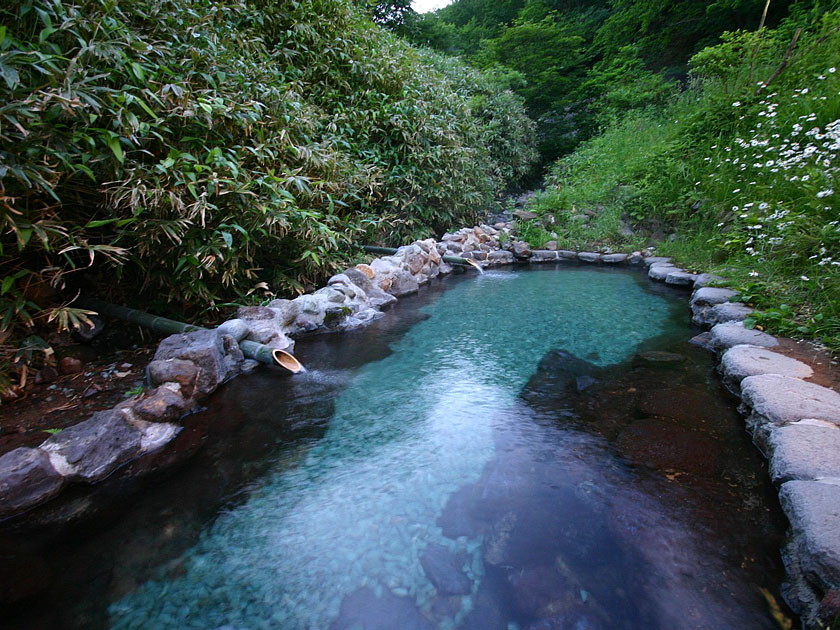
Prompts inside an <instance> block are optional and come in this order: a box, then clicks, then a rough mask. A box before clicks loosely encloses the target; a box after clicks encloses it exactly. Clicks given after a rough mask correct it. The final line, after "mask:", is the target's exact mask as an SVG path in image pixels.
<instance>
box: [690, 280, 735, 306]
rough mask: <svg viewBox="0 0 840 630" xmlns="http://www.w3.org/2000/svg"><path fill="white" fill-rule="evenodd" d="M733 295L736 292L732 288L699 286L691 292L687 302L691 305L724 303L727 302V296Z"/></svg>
mask: <svg viewBox="0 0 840 630" xmlns="http://www.w3.org/2000/svg"><path fill="white" fill-rule="evenodd" d="M695 286H696V282H695ZM735 295H737V293H736V292H735V291H733V290H732V289H723V288H717V287H700V288H699V289H697V290H696V291H694V293H692V295H691V301H690V302H689V304H690V305H691V306H715V305H716V304H725V303H727V302H729V298H731V297H733V296H735Z"/></svg>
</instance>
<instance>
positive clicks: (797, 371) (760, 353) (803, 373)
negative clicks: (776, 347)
mask: <svg viewBox="0 0 840 630" xmlns="http://www.w3.org/2000/svg"><path fill="white" fill-rule="evenodd" d="M720 369H721V372H723V380H724V382H725V383H726V384H727V385H728V386H730V387H732V388H733V389H735V390H737V389H738V385H739V384H740V383H741V381H742V380H743V379H745V378H747V377H748V376H756V375H757V374H781V375H782V376H790V377H792V378H810V377H811V376H813V375H814V370H812V369H811V368H810V367H809V366H808V365H806V364H805V363H802V361H797V360H796V359H791V358H790V357H786V356H784V355H783V354H779V353H778V352H773V351H772V350H768V349H767V348H762V347H759V346H733V347H732V348H730V349H729V350H727V351H726V352H725V353H724V355H723V358H722V359H721V363H720Z"/></svg>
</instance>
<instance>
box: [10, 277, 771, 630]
mask: <svg viewBox="0 0 840 630" xmlns="http://www.w3.org/2000/svg"><path fill="white" fill-rule="evenodd" d="M693 334H696V331H692V329H691V328H690V326H689V317H688V309H687V306H686V294H685V293H681V292H677V291H674V290H672V289H669V288H667V287H663V286H661V285H656V286H654V285H651V284H650V283H649V281H648V280H647V279H646V278H644V277H643V276H642V275H640V274H634V273H632V272H627V271H620V270H611V269H593V268H591V267H564V268H562V269H558V268H541V269H538V270H523V271H492V272H488V273H485V274H483V275H481V276H475V275H465V276H461V277H456V278H449V279H446V280H444V281H441V282H435V283H433V284H432V286H431V287H428V288H425V289H422V290H421V292H420V295H418V296H415V297H410V298H405V299H402V300H400V302H399V303H398V304H397V305H395V307H394V308H392V309H391V310H390V311H389V313H388V316H387V317H386V318H384V319H382V320H380V321H378V322H376V323H375V324H374V325H372V326H371V327H369V328H368V329H365V330H362V331H359V332H353V333H344V334H340V335H322V336H319V337H314V338H311V339H307V340H301V341H299V342H298V346H297V355H298V357H299V358H301V360H302V361H303V362H304V364H305V365H307V367H308V371H307V372H306V373H305V374H302V375H299V376H295V377H287V376H283V375H280V374H278V373H277V372H274V371H269V370H258V371H257V372H256V373H254V374H251V375H247V376H243V377H240V378H238V379H236V380H235V381H233V382H232V383H230V384H229V385H227V386H226V387H224V388H222V389H221V390H220V391H219V392H218V393H217V394H216V395H215V396H214V397H213V398H212V399H211V400H210V401H209V403H208V409H207V410H205V411H203V412H201V413H199V414H196V415H194V416H191V417H190V418H188V419H187V420H186V421H185V425H186V427H187V428H186V429H185V431H184V433H183V435H182V437H181V438H179V439H184V440H189V439H190V438H189V434H190V427H191V426H199V425H201V426H204V427H205V428H206V430H207V431H209V437H208V438H207V439H206V440H205V441H204V446H203V447H202V448H201V449H200V450H199V451H198V453H197V454H196V455H195V456H194V457H193V458H191V459H190V460H189V461H188V463H187V464H186V465H185V466H183V467H181V468H179V469H177V470H176V471H175V472H174V473H173V474H171V475H170V476H169V477H167V478H165V479H159V480H157V481H156V482H155V483H154V484H153V485H152V486H151V487H148V486H147V487H145V488H144V489H143V490H142V491H141V492H133V493H131V494H130V495H127V498H125V499H124V500H122V501H120V502H118V503H117V504H116V506H117V507H114V508H112V509H111V510H110V511H108V512H107V513H106V514H105V515H104V516H102V517H101V518H100V519H99V520H98V521H97V523H95V524H93V525H91V526H89V527H88V528H87V529H85V531H82V532H79V531H74V532H72V535H71V534H68V535H67V536H65V537H64V538H62V539H60V540H54V539H50V540H46V539H39V540H30V541H28V542H27V543H21V542H20V541H19V540H18V541H16V542H15V543H14V544H12V543H10V542H8V541H6V542H4V544H3V547H2V553H3V555H4V558H5V560H6V561H7V566H14V567H17V568H16V569H15V572H14V574H13V575H11V576H9V575H7V576H6V577H4V580H6V579H8V581H9V583H10V584H11V583H12V581H13V580H14V584H20V583H21V581H23V583H25V584H29V583H30V582H34V583H37V584H38V585H39V587H38V588H35V589H31V590H32V593H33V594H31V595H29V596H28V597H26V598H23V599H22V600H20V601H18V602H16V603H15V604H14V605H12V606H11V607H10V608H9V610H8V611H6V612H5V614H4V624H5V623H7V622H8V623H9V624H10V626H8V627H12V628H41V627H44V628H47V627H49V628H103V627H110V628H117V629H128V628H144V629H155V630H157V629H177V630H186V629H188V628H196V629H199V628H200V629H216V630H246V629H248V630H251V629H260V628H271V629H277V630H304V629H306V630H322V629H323V630H333V629H335V630H338V629H341V630H353V629H359V630H373V629H376V630H414V629H432V628H438V629H441V630H449V629H455V628H464V629H470V630H496V629H498V630H516V629H520V630H526V629H528V630H537V629H544V630H551V629H564V630H565V629H569V630H572V629H573V630H594V629H619V628H627V629H630V628H632V629H644V630H654V629H662V630H674V629H680V628H692V629H693V628H704V629H705V628H709V629H715V630H720V629H722V628H738V629H756V628H768V629H769V628H774V627H776V625H775V623H774V621H773V617H772V610H771V606H770V605H769V604H768V596H769V598H775V599H776V600H779V599H780V596H779V594H778V593H779V586H780V581H781V579H782V573H781V568H780V563H779V560H778V548H779V545H780V538H781V535H782V533H783V525H782V524H783V522H784V521H783V518H782V517H781V516H780V514H779V512H778V508H777V506H776V505H775V498H774V493H773V491H772V488H771V487H770V484H769V481H767V475H766V471H765V469H764V464H763V461H762V459H761V457H760V456H759V455H758V454H757V453H756V452H755V449H754V448H753V447H752V446H751V444H750V442H749V438H748V437H747V436H746V434H745V433H744V428H743V422H742V421H741V420H740V419H739V417H738V415H737V413H736V411H735V405H736V403H735V400H734V398H731V397H729V396H728V395H727V394H726V393H725V392H724V390H723V389H722V388H721V386H720V385H719V383H718V380H717V378H716V376H715V374H714V369H713V365H712V361H711V360H710V357H709V356H708V355H707V354H706V353H705V352H704V351H702V350H700V349H698V348H695V347H693V346H691V345H690V344H688V342H687V340H688V339H689V338H690V337H691V336H692V335H693ZM112 492H113V491H112ZM6 574H8V570H7V571H6Z"/></svg>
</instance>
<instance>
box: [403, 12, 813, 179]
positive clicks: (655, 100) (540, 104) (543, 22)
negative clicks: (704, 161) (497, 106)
mask: <svg viewBox="0 0 840 630" xmlns="http://www.w3.org/2000/svg"><path fill="white" fill-rule="evenodd" d="M814 4H815V2H814V0H773V2H772V3H770V5H769V8H768V11H767V14H766V15H764V16H763V20H764V23H765V24H767V25H769V26H775V25H777V24H778V23H779V22H780V20H782V19H783V18H784V17H786V16H787V15H789V14H790V13H791V12H792V11H796V12H802V11H807V10H810V9H811V8H812V6H813V5H814ZM817 5H819V3H817ZM765 6H766V0H712V1H709V2H697V1H696V0H672V1H670V2H662V1H661V0H504V1H503V2H499V1H497V0H455V1H454V2H453V3H452V4H451V5H449V6H447V7H446V8H444V9H441V10H440V11H438V12H436V13H435V14H433V15H423V16H416V15H413V16H412V15H410V16H408V17H407V19H406V23H405V26H404V29H403V30H404V31H405V32H406V33H407V35H408V37H410V38H411V39H412V40H413V41H415V42H417V43H420V44H424V45H428V46H431V47H433V48H436V49H438V50H442V51H445V52H447V53H449V54H456V55H462V56H463V57H465V58H466V59H468V60H469V61H470V62H471V63H473V64H475V65H476V66H478V67H482V68H489V67H503V68H505V69H506V70H507V71H508V72H512V73H515V75H516V76H518V77H519V78H520V81H519V83H518V85H517V84H515V83H514V87H515V89H516V91H517V93H518V94H520V95H521V96H523V97H524V98H525V101H526V104H527V106H528V109H529V111H530V113H531V115H532V117H533V118H534V119H535V120H538V121H539V135H540V152H541V154H542V157H543V160H544V161H545V162H546V163H548V162H550V161H552V160H553V159H555V158H557V157H559V156H562V155H565V154H567V153H569V152H570V151H571V150H573V149H574V148H575V147H576V146H577V144H578V143H579V142H581V141H583V140H585V139H586V138H589V137H591V136H592V135H593V134H595V133H596V132H597V131H598V129H599V128H602V127H604V126H606V125H609V124H610V123H611V122H612V121H614V120H615V119H616V118H617V117H620V116H621V115H623V114H624V112H625V111H626V110H627V109H632V108H641V107H647V106H661V105H663V104H664V103H665V102H667V100H668V98H669V97H670V96H672V95H673V94H674V93H675V92H677V91H678V90H679V89H680V87H681V86H682V84H683V83H684V82H685V81H686V79H687V72H688V60H689V58H690V57H691V56H692V55H693V54H694V53H696V52H699V51H700V50H702V49H703V48H704V47H705V46H708V45H711V44H714V43H715V42H717V40H718V37H719V36H720V34H721V33H722V32H724V31H726V30H733V29H736V28H751V29H754V28H756V27H757V26H758V25H759V23H760V21H761V20H762V14H763V9H764V8H765Z"/></svg>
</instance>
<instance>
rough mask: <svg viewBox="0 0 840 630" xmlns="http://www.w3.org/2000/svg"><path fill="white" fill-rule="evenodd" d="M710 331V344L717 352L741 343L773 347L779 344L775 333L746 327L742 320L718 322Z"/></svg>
mask: <svg viewBox="0 0 840 630" xmlns="http://www.w3.org/2000/svg"><path fill="white" fill-rule="evenodd" d="M710 332H711V337H710V339H709V345H710V346H711V348H712V349H713V350H715V351H717V352H723V351H724V350H726V349H728V348H731V347H732V346H739V345H749V346H763V347H765V348H773V347H775V346H778V345H779V342H778V341H777V340H776V338H775V337H774V336H773V335H768V334H767V333H764V332H761V331H760V330H751V329H749V328H744V325H743V324H742V323H741V322H728V323H725V324H717V325H716V326H714V327H713V328H712V330H711V331H710Z"/></svg>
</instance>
